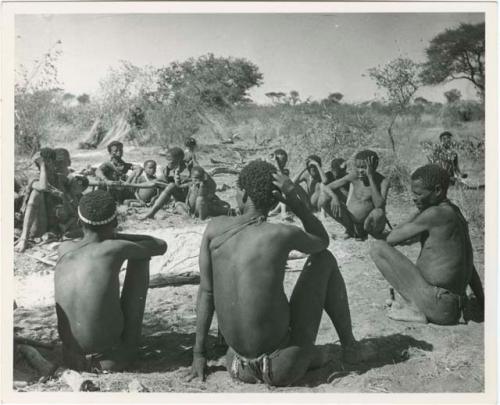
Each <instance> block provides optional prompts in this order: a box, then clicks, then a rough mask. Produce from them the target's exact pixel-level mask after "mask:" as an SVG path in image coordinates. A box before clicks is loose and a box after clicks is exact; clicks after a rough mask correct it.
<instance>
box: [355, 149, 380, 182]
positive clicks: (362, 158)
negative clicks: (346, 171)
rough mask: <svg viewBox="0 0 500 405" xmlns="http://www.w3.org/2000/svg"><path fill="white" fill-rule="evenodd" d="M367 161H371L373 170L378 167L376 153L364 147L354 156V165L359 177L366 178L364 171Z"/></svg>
mask: <svg viewBox="0 0 500 405" xmlns="http://www.w3.org/2000/svg"><path fill="white" fill-rule="evenodd" d="M367 162H371V165H372V168H373V170H377V167H378V155H377V153H376V152H374V151H372V150H369V149H365V150H362V151H360V152H358V153H356V155H355V156H354V166H355V167H356V171H357V173H358V178H359V179H366V176H367V174H366V171H367V169H368V167H367Z"/></svg>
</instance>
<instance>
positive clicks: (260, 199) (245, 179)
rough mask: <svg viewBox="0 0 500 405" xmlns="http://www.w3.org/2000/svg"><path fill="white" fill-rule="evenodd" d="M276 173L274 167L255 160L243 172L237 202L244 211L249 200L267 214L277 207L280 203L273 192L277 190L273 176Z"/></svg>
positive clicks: (239, 182)
mask: <svg viewBox="0 0 500 405" xmlns="http://www.w3.org/2000/svg"><path fill="white" fill-rule="evenodd" d="M276 172H277V170H276V167H275V166H274V165H272V164H270V163H268V162H265V161H263V160H254V161H252V162H250V163H248V164H247V165H246V166H245V167H244V168H243V169H242V170H241V172H240V174H239V176H238V182H237V185H238V191H237V194H236V200H237V202H238V206H239V208H240V209H241V210H242V211H243V208H244V206H245V204H246V203H247V201H248V199H250V200H251V202H252V203H253V205H254V206H255V208H257V209H258V210H261V211H262V212H263V213H265V214H267V213H268V212H269V211H270V210H271V209H272V208H273V207H274V206H275V205H276V203H277V202H278V201H277V199H276V197H274V195H273V190H276V186H275V185H274V184H273V181H274V178H273V174H274V173H276Z"/></svg>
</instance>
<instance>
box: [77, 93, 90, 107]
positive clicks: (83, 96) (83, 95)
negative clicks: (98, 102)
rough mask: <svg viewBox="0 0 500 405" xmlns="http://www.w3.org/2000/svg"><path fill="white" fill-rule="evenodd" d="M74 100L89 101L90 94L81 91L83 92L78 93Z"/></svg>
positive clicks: (82, 102)
mask: <svg viewBox="0 0 500 405" xmlns="http://www.w3.org/2000/svg"><path fill="white" fill-rule="evenodd" d="M76 100H77V101H78V102H79V103H80V104H87V103H89V102H90V96H89V95H88V94H87V93H83V94H80V95H79V96H78V97H77V98H76Z"/></svg>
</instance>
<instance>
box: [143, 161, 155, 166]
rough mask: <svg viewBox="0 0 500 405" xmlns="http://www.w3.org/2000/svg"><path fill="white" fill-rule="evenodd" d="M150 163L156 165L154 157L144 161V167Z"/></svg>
mask: <svg viewBox="0 0 500 405" xmlns="http://www.w3.org/2000/svg"><path fill="white" fill-rule="evenodd" d="M148 163H153V164H154V165H155V167H156V162H155V161H154V160H153V159H148V160H146V161H145V162H144V165H143V167H146V166H147V165H148Z"/></svg>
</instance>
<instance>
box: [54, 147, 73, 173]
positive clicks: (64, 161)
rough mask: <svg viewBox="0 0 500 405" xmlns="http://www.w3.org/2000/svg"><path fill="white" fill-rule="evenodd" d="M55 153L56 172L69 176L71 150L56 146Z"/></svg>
mask: <svg viewBox="0 0 500 405" xmlns="http://www.w3.org/2000/svg"><path fill="white" fill-rule="evenodd" d="M54 154H55V170H56V173H57V174H59V175H61V176H63V177H65V178H66V177H68V175H69V174H70V173H71V169H70V167H71V156H70V154H69V151H68V150H67V149H65V148H56V149H54Z"/></svg>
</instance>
